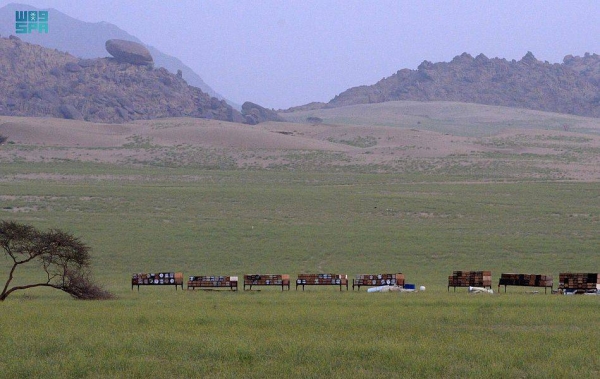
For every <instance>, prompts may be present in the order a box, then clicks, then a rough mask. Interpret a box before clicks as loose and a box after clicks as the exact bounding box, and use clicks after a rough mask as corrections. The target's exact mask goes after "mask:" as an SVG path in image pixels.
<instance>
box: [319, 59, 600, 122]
mask: <svg viewBox="0 0 600 379" xmlns="http://www.w3.org/2000/svg"><path fill="white" fill-rule="evenodd" d="M395 100H417V101H458V102H467V103H479V104H487V105H500V106H508V107H519V108H529V109H535V110H542V111H548V112H558V113H569V114H575V115H581V116H591V117H600V56H598V55H597V54H587V53H586V54H585V56H584V57H573V56H571V55H568V56H566V57H565V58H564V60H563V63H562V64H559V63H555V64H551V63H548V62H542V61H539V60H538V59H536V58H535V56H534V55H533V54H532V53H531V52H528V53H527V54H526V55H525V56H524V57H523V58H522V59H521V60H519V61H516V60H512V61H507V60H506V59H500V58H492V59H490V58H488V57H486V56H485V55H483V54H479V55H477V56H476V57H475V58H473V56H471V55H469V54H467V53H463V54H461V55H459V56H457V57H455V58H454V59H453V60H452V61H451V62H440V63H432V62H429V61H424V62H423V63H421V64H420V65H419V67H418V68H417V70H408V69H403V70H400V71H398V72H396V73H395V74H394V75H392V76H390V77H388V78H384V79H382V80H381V81H379V82H378V83H376V84H374V85H371V86H360V87H355V88H351V89H349V90H347V91H344V92H342V93H341V94H340V95H338V96H336V97H335V98H334V99H332V100H331V101H330V102H329V103H328V104H327V105H326V107H327V108H332V107H339V106H345V105H353V104H367V103H380V102H385V101H395Z"/></svg>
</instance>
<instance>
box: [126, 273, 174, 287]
mask: <svg viewBox="0 0 600 379" xmlns="http://www.w3.org/2000/svg"><path fill="white" fill-rule="evenodd" d="M134 286H137V288H138V291H139V290H140V286H175V290H177V286H181V289H183V273H181V272H159V273H150V274H147V273H138V274H133V276H132V277H131V290H132V291H133V287H134Z"/></svg>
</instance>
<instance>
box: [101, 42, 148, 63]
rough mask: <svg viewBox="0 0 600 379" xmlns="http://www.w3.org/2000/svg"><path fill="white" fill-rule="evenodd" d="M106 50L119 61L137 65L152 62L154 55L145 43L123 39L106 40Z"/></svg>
mask: <svg viewBox="0 0 600 379" xmlns="http://www.w3.org/2000/svg"><path fill="white" fill-rule="evenodd" d="M106 51H108V53H109V54H110V55H112V56H113V57H115V59H116V60H117V61H119V62H123V63H131V64H135V65H148V64H152V55H150V52H149V51H148V49H146V48H145V47H144V46H143V45H141V44H139V43H136V42H132V41H125V40H122V39H109V40H108V41H106Z"/></svg>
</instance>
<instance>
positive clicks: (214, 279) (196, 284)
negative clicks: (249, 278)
mask: <svg viewBox="0 0 600 379" xmlns="http://www.w3.org/2000/svg"><path fill="white" fill-rule="evenodd" d="M187 288H188V289H190V288H191V289H194V288H229V289H231V290H232V291H237V288H238V277H237V276H190V279H189V280H188V282H187Z"/></svg>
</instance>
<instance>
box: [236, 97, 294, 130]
mask: <svg viewBox="0 0 600 379" xmlns="http://www.w3.org/2000/svg"><path fill="white" fill-rule="evenodd" d="M242 115H243V116H244V118H245V120H244V122H245V123H247V124H250V125H256V124H258V123H260V122H265V121H278V122H283V121H285V120H284V119H283V118H282V117H281V116H279V115H278V114H277V112H276V111H274V110H271V109H267V108H264V107H261V106H260V105H258V104H254V103H251V102H249V101H246V102H245V103H244V104H242Z"/></svg>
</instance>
